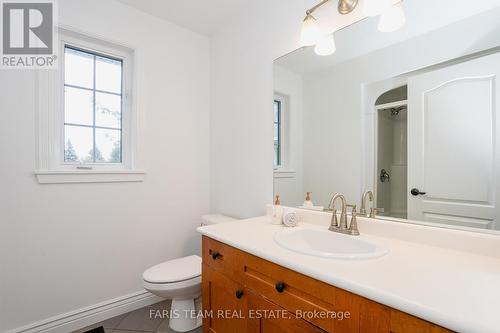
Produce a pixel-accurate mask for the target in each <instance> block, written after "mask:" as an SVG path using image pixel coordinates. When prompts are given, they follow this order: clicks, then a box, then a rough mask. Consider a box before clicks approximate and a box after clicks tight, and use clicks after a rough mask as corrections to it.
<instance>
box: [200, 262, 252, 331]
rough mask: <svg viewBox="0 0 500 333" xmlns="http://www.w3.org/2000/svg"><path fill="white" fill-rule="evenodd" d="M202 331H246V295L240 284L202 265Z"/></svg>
mask: <svg viewBox="0 0 500 333" xmlns="http://www.w3.org/2000/svg"><path fill="white" fill-rule="evenodd" d="M202 281H203V282H202V287H203V312H204V316H203V332H205V333H235V332H240V333H243V332H248V329H247V295H246V294H245V292H244V291H243V288H242V287H241V285H239V284H237V283H236V282H234V281H232V280H231V279H229V278H227V277H226V276H224V275H223V274H221V273H219V272H217V271H216V270H214V269H212V268H210V267H209V266H207V265H206V264H203V266H202Z"/></svg>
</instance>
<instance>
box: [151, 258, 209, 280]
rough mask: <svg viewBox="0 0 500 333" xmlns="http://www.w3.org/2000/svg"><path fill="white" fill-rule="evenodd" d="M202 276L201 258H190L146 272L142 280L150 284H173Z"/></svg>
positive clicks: (180, 259)
mask: <svg viewBox="0 0 500 333" xmlns="http://www.w3.org/2000/svg"><path fill="white" fill-rule="evenodd" d="M200 275H201V258H200V257H199V256H189V257H183V258H178V259H173V260H169V261H165V262H162V263H161V264H158V265H156V266H153V267H151V268H149V269H148V270H146V271H145V272H144V273H143V274H142V278H143V279H144V281H146V282H150V283H173V282H180V281H185V280H189V279H193V278H195V277H198V276H200Z"/></svg>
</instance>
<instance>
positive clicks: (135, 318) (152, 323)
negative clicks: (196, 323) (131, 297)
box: [73, 300, 202, 333]
mask: <svg viewBox="0 0 500 333" xmlns="http://www.w3.org/2000/svg"><path fill="white" fill-rule="evenodd" d="M151 309H154V310H168V309H170V300H168V301H164V302H160V303H157V304H153V305H150V306H146V307H144V308H141V309H138V310H135V311H132V312H129V313H125V314H123V315H120V316H116V317H113V318H110V319H108V320H105V321H103V322H100V323H97V324H94V325H91V326H89V327H85V328H82V329H81V330H77V331H74V332H73V333H84V332H86V331H88V330H91V329H93V328H97V327H100V326H103V327H104V331H105V332H106V333H145V332H147V333H160V332H161V333H170V332H174V331H172V330H171V329H170V328H169V327H168V319H161V318H150V316H149V313H150V310H151ZM201 332H202V329H201V327H200V328H198V329H196V330H194V331H191V332H190V333H201Z"/></svg>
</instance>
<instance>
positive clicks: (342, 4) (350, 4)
mask: <svg viewBox="0 0 500 333" xmlns="http://www.w3.org/2000/svg"><path fill="white" fill-rule="evenodd" d="M328 1H330V0H322V1H321V2H319V3H318V4H316V5H315V6H314V7H311V8H309V9H308V10H306V14H307V15H311V14H312V13H313V12H314V11H315V10H316V9H318V8H319V7H321V6H323V5H324V4H325V3H327V2H328ZM338 2H339V3H338V11H339V13H340V14H342V15H346V14H349V13H350V12H352V11H353V10H354V9H355V8H356V6H357V5H358V0H338Z"/></svg>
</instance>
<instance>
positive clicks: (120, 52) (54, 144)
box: [35, 29, 145, 183]
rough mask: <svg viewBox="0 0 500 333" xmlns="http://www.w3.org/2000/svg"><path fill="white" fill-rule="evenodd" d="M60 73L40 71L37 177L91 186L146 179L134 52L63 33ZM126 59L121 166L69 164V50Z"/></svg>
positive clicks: (86, 37) (38, 79)
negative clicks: (66, 76)
mask: <svg viewBox="0 0 500 333" xmlns="http://www.w3.org/2000/svg"><path fill="white" fill-rule="evenodd" d="M59 38H60V41H59V55H60V58H59V59H58V60H59V63H58V69H57V70H52V71H46V70H45V71H37V75H36V91H37V95H38V110H37V132H38V133H37V134H38V135H37V138H38V145H37V147H38V161H37V168H36V171H35V174H36V176H37V178H38V181H39V182H40V183H87V182H128V181H142V180H143V179H144V175H145V172H144V171H143V170H139V169H137V166H136V164H137V161H136V160H135V157H136V156H137V133H138V131H139V129H138V123H139V120H138V113H137V109H136V107H135V105H134V103H133V98H132V97H133V93H134V91H135V86H134V85H133V54H134V52H133V50H132V49H131V48H128V47H125V46H122V45H118V44H114V43H110V42H106V41H102V40H100V39H97V38H93V37H89V36H86V35H82V34H79V33H75V32H72V31H69V30H66V29H60V30H59ZM65 45H69V46H72V47H75V48H77V49H81V50H83V51H85V50H88V51H89V52H93V53H97V54H102V55H103V56H110V57H112V58H118V59H121V60H122V66H123V67H122V128H121V131H122V135H121V140H122V141H121V145H122V147H121V149H122V154H121V157H122V162H121V163H84V164H82V163H68V162H65V161H64V147H65V146H64V144H65V140H64V55H65V52H64V48H65Z"/></svg>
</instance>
